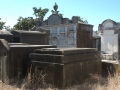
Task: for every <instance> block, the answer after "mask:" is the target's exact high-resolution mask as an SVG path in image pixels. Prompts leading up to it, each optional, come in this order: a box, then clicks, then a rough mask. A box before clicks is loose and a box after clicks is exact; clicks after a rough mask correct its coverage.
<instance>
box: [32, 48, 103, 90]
mask: <svg viewBox="0 0 120 90" xmlns="http://www.w3.org/2000/svg"><path fill="white" fill-rule="evenodd" d="M30 59H31V62H32V64H33V67H34V68H35V69H33V71H34V72H33V73H34V76H35V77H34V79H35V81H36V82H41V83H42V82H43V80H42V79H40V80H38V77H39V78H42V77H41V76H44V82H45V83H47V84H52V85H54V86H55V87H58V88H64V87H69V86H72V85H76V84H80V83H83V82H84V81H85V80H86V79H88V77H89V76H90V74H101V66H102V64H101V59H100V52H98V51H97V49H95V48H64V49H62V48H61V49H59V48H46V49H44V48H43V49H36V50H35V52H34V53H31V54H30Z"/></svg>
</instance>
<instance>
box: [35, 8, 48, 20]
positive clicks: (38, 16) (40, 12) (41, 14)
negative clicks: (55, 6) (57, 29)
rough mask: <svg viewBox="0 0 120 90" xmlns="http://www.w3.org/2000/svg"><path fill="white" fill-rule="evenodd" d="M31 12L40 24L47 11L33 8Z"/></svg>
mask: <svg viewBox="0 0 120 90" xmlns="http://www.w3.org/2000/svg"><path fill="white" fill-rule="evenodd" d="M33 11H34V15H35V16H36V19H37V20H39V21H41V22H42V21H43V19H44V17H45V15H46V13H47V12H48V11H49V9H47V8H45V9H42V8H41V7H40V8H38V9H37V8H36V7H33Z"/></svg>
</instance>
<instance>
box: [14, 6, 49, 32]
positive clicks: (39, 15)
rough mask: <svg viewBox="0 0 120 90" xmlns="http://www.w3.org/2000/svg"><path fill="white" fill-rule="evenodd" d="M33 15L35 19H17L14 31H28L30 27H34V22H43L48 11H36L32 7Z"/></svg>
mask: <svg viewBox="0 0 120 90" xmlns="http://www.w3.org/2000/svg"><path fill="white" fill-rule="evenodd" d="M33 11H34V15H35V16H36V19H34V18H33V17H25V18H23V17H19V18H18V22H17V24H16V25H14V30H29V29H31V28H32V27H34V26H35V24H36V21H38V20H39V21H41V22H42V21H43V19H44V17H45V15H46V13H47V12H48V9H47V8H45V9H41V8H39V9H37V8H36V7H33Z"/></svg>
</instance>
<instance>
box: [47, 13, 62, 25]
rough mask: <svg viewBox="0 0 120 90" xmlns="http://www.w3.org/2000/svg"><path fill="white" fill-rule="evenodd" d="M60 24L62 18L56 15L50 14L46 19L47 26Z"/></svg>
mask: <svg viewBox="0 0 120 90" xmlns="http://www.w3.org/2000/svg"><path fill="white" fill-rule="evenodd" d="M56 24H62V18H61V17H60V16H59V15H58V14H52V15H51V16H50V17H49V18H48V25H56Z"/></svg>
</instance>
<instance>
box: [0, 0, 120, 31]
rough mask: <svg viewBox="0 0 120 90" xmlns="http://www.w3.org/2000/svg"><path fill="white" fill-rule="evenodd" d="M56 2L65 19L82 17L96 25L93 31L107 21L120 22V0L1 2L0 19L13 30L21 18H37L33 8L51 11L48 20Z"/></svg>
mask: <svg viewBox="0 0 120 90" xmlns="http://www.w3.org/2000/svg"><path fill="white" fill-rule="evenodd" d="M55 2H56V3H57V5H58V11H59V12H60V13H61V14H63V17H64V18H69V19H71V18H72V16H80V17H81V18H83V20H87V21H88V23H89V24H92V25H94V28H93V30H98V25H99V24H101V23H102V22H103V21H104V20H106V19H112V20H114V21H116V22H120V0H0V18H1V19H2V21H4V22H6V25H10V27H11V28H12V27H13V26H14V25H15V24H16V23H17V19H18V18H19V16H22V17H34V18H35V16H34V15H33V9H32V8H33V7H37V8H39V7H41V8H48V9H49V12H48V13H47V14H46V16H45V18H44V19H47V17H49V16H50V15H51V14H52V13H51V10H53V6H54V4H55Z"/></svg>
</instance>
